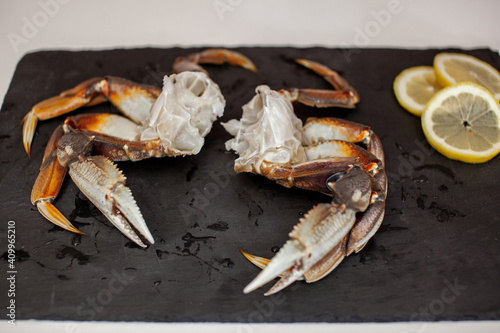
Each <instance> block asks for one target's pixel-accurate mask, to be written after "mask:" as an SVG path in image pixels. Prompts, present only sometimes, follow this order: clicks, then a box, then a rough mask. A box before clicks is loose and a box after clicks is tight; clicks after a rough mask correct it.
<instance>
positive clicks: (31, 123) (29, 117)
mask: <svg viewBox="0 0 500 333" xmlns="http://www.w3.org/2000/svg"><path fill="white" fill-rule="evenodd" d="M37 122H38V118H37V116H36V115H35V113H34V112H33V111H30V112H28V113H27V114H26V116H24V118H23V121H22V122H21V123H22V124H23V145H24V150H25V151H26V153H27V154H28V156H29V157H31V141H33V136H34V134H35V129H36V124H37Z"/></svg>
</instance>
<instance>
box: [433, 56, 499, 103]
mask: <svg viewBox="0 0 500 333" xmlns="http://www.w3.org/2000/svg"><path fill="white" fill-rule="evenodd" d="M434 71H435V72H436V79H437V81H438V82H439V84H441V85H442V86H443V87H446V86H449V85H452V84H455V83H458V82H464V81H469V82H474V83H477V84H479V85H481V86H483V87H485V88H486V89H488V90H489V91H491V92H492V93H493V95H494V96H495V99H496V100H497V101H500V73H499V72H498V71H497V70H496V69H495V68H494V67H493V66H491V65H490V64H488V63H486V62H484V61H482V60H479V59H477V58H476V57H473V56H470V55H467V54H461V53H439V54H438V55H436V56H435V57H434Z"/></svg>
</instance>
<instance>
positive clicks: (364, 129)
mask: <svg viewBox="0 0 500 333" xmlns="http://www.w3.org/2000/svg"><path fill="white" fill-rule="evenodd" d="M303 132H304V140H305V141H306V144H307V145H314V144H317V143H319V142H322V141H329V140H342V141H347V142H351V143H356V144H362V145H365V146H366V150H368V151H369V152H370V153H372V154H373V155H375V156H376V157H377V158H378V159H379V160H380V161H381V162H382V163H384V150H383V149H382V142H381V141H380V139H379V137H378V136H377V135H376V134H375V133H374V132H373V131H372V130H371V129H370V127H368V126H365V125H362V124H359V123H355V122H352V121H348V120H344V119H338V118H308V119H307V121H306V123H305V124H304V129H303Z"/></svg>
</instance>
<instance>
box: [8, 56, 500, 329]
mask: <svg viewBox="0 0 500 333" xmlns="http://www.w3.org/2000/svg"><path fill="white" fill-rule="evenodd" d="M197 50H200V49H181V48H173V49H152V48H146V49H128V50H108V51H91V52H90V51H89V52H86V51H80V52H66V51H43V52H37V53H32V54H28V55H26V56H25V57H24V58H23V59H22V60H21V61H20V63H19V64H18V67H17V69H16V72H15V74H14V77H13V79H12V83H11V85H10V88H9V91H8V93H7V95H6V96H5V100H4V104H3V106H2V109H1V112H0V163H1V167H0V202H1V205H0V207H1V208H0V216H2V223H1V224H0V232H1V233H0V254H2V253H3V255H2V260H0V267H2V270H3V271H7V270H8V268H7V261H6V259H7V254H6V251H7V237H6V230H7V221H9V220H12V221H15V226H16V249H17V258H16V259H17V261H16V269H17V275H16V296H15V301H16V315H17V319H53V320H77V321H86V320H109V321H156V322H203V321H213V322H245V323H246V322H372V321H376V322H386V321H408V320H412V321H422V320H431V321H433V320H486V319H499V317H500V297H499V296H500V283H499V281H500V255H499V253H500V241H499V238H500V223H499V222H500V218H499V213H500V205H499V201H500V200H499V199H500V195H499V191H498V188H499V185H500V181H499V177H498V171H499V168H500V159H499V158H498V157H497V158H495V159H493V160H492V161H490V162H488V163H485V164H481V165H469V164H464V163H460V162H456V161H452V160H449V159H447V158H445V157H443V156H442V155H440V154H439V153H437V152H435V151H434V150H433V149H432V148H430V146H429V145H428V144H427V142H426V140H425V138H424V136H423V133H422V130H421V127H420V120H419V119H418V118H417V117H415V116H413V115H411V114H409V113H408V112H406V111H404V110H403V109H402V108H401V107H400V106H399V104H398V103H397V101H396V99H395V97H394V94H393V91H392V83H393V80H394V78H395V76H396V75H397V74H398V73H400V72H401V71H402V70H403V69H405V68H407V67H411V66H418V65H431V64H432V59H433V57H434V55H435V54H436V53H438V52H442V51H458V52H464V53H467V54H471V55H474V56H476V57H478V58H480V59H482V60H485V61H487V62H488V63H490V64H492V65H493V66H494V67H496V68H497V69H498V68H500V57H499V56H498V54H497V53H494V52H492V51H490V50H487V49H480V50H467V51H463V50H460V51H459V50H398V49H362V50H357V49H355V50H351V49H326V48H303V49H297V48H241V49H237V50H238V51H240V52H242V53H244V54H246V55H247V56H248V57H250V58H251V59H252V60H253V61H254V62H255V64H256V65H257V67H258V68H259V72H258V73H251V72H249V71H246V70H244V69H241V68H236V67H231V66H213V65H212V66H206V69H207V70H208V71H209V73H210V75H211V77H212V78H213V79H214V80H215V81H216V82H217V83H218V84H219V85H220V87H221V90H222V93H223V94H224V96H225V97H226V100H227V107H226V110H225V115H224V117H223V118H222V121H227V120H229V119H232V118H240V116H241V106H242V105H243V104H245V103H246V102H248V101H249V100H250V99H251V97H252V96H253V95H254V89H255V87H256V86H257V85H260V84H267V85H269V86H271V87H272V88H274V89H280V88H287V87H307V88H328V87H329V86H328V84H327V83H326V82H325V81H323V80H322V79H321V78H320V77H318V76H316V75H315V74H313V73H312V72H310V71H308V70H307V69H304V68H302V67H300V66H298V65H296V64H295V63H293V62H292V61H291V59H292V58H296V57H303V58H308V59H312V60H316V61H318V62H321V63H324V64H326V65H328V66H330V67H332V68H334V69H336V70H338V71H339V72H340V73H341V74H342V75H344V76H345V78H346V79H347V80H348V81H349V82H350V83H351V84H352V85H353V86H354V87H356V88H357V89H358V91H359V93H360V95H361V102H360V103H359V105H358V106H357V107H356V109H354V110H343V109H335V108H330V109H313V108H310V107H307V106H302V105H296V113H297V115H298V116H299V117H300V118H302V119H303V120H305V119H306V118H307V117H309V116H316V117H321V116H335V117H344V118H346V119H349V120H353V121H357V122H361V123H364V124H367V125H370V126H371V127H372V128H373V130H374V131H376V133H377V134H378V135H379V136H380V137H381V139H382V142H383V145H384V148H385V153H386V168H387V172H388V176H389V195H388V198H387V209H386V217H385V220H384V222H383V224H382V226H381V228H380V230H379V231H378V233H377V234H376V235H375V236H374V237H373V239H372V240H371V241H370V242H369V243H368V245H367V246H366V248H365V249H364V250H363V251H362V252H361V253H359V254H356V255H352V256H350V257H348V258H346V259H345V260H344V261H343V263H342V264H341V265H340V266H339V267H338V268H337V269H336V270H335V271H334V272H333V273H331V274H330V275H329V276H328V277H326V278H325V279H323V280H321V281H320V282H317V283H315V284H306V283H305V282H298V283H295V284H294V285H293V286H291V287H289V288H287V289H286V290H284V291H283V292H281V293H279V294H277V295H276V296H271V297H264V296H263V293H264V291H265V290H267V289H259V290H257V291H255V292H253V293H251V294H249V295H244V294H243V293H242V289H243V288H244V286H245V285H246V284H247V283H248V282H250V281H251V279H252V278H253V277H254V276H255V275H256V274H257V273H258V269H257V268H256V267H254V266H253V265H252V264H250V263H249V262H247V261H246V259H244V258H243V256H242V255H241V254H240V253H239V251H238V249H244V250H246V251H249V252H251V253H254V254H257V255H260V256H265V257H271V256H273V255H274V251H275V250H276V247H279V246H281V245H282V244H283V243H284V242H285V241H286V240H287V238H288V236H287V234H288V232H289V231H290V230H291V229H292V227H293V225H295V224H296V223H297V222H298V219H299V218H300V217H301V216H302V215H303V214H304V213H305V212H307V211H308V210H309V209H310V208H311V207H312V206H313V205H314V204H316V203H318V202H327V201H328V200H329V199H328V198H327V197H325V196H322V195H320V194H317V193H311V192H307V191H304V190H299V189H286V188H283V187H280V186H278V185H276V184H275V183H273V182H271V181H268V180H266V179H264V178H263V177H260V176H256V175H250V174H236V173H234V171H232V163H233V161H234V159H235V157H236V155H234V154H233V153H232V152H226V151H225V149H224V142H225V141H226V140H228V139H229V138H230V136H229V134H227V133H226V132H225V131H224V129H223V128H222V126H221V125H220V123H219V122H217V123H215V125H214V128H213V130H212V132H211V133H210V134H209V135H208V137H207V139H206V145H205V147H204V148H203V150H202V151H201V153H200V154H199V155H197V156H191V157H186V158H163V159H150V160H145V161H141V162H135V163H132V162H124V163H119V167H120V168H121V169H122V170H123V172H124V173H125V175H126V176H127V177H128V185H129V187H130V188H131V189H132V192H133V194H134V196H135V198H136V200H137V202H138V205H139V207H140V208H141V210H142V213H143V214H144V217H145V219H146V221H147V223H148V225H149V228H150V230H151V232H152V234H153V235H154V237H155V239H156V244H154V245H152V246H149V247H148V248H147V249H145V250H144V249H140V248H138V247H137V246H135V245H134V244H132V243H131V242H130V241H128V240H127V239H126V238H125V237H124V236H122V235H121V233H120V232H118V231H117V230H116V229H115V228H113V227H112V226H111V224H110V223H109V222H107V220H106V219H105V218H104V217H103V215H102V214H101V213H100V212H99V211H98V210H97V209H96V208H94V207H93V206H92V204H91V203H89V201H88V200H87V199H86V198H85V197H84V196H83V195H82V193H80V191H79V190H78V188H77V187H76V186H75V185H74V184H73V183H72V182H71V180H70V179H67V181H66V182H65V183H64V185H63V187H62V189H61V192H60V195H59V197H58V198H57V200H56V202H55V205H56V206H57V207H58V208H59V209H60V210H61V211H62V213H63V214H65V215H66V216H67V217H69V219H70V220H71V221H72V222H74V224H75V225H76V226H77V227H79V228H80V229H81V230H82V231H84V232H85V233H86V235H84V236H79V235H75V234H72V233H70V232H67V231H63V230H62V229H60V228H58V227H55V226H53V225H52V224H50V223H49V222H48V221H46V220H45V219H44V218H43V217H42V216H41V215H40V214H39V213H38V211H37V210H36V208H35V207H34V206H32V205H31V203H30V191H31V187H32V185H33V183H34V181H35V179H36V176H37V172H38V168H39V166H40V163H41V159H42V156H43V149H44V147H45V144H46V142H47V140H48V138H49V136H50V134H51V133H52V131H53V130H54V128H55V127H56V126H57V125H58V124H60V123H61V122H62V121H63V119H64V117H59V118H57V119H53V120H48V121H43V122H40V123H39V126H38V129H37V132H36V135H35V138H34V143H33V148H32V156H31V158H28V157H27V156H26V154H25V152H24V150H23V147H22V142H21V130H22V128H21V120H22V118H23V117H24V115H25V114H26V113H27V112H28V111H29V110H30V108H31V106H33V105H34V104H35V103H37V102H39V101H40V100H43V99H46V98H48V97H51V96H54V95H56V94H58V93H59V92H61V91H63V90H65V89H68V88H71V87H73V86H74V85H76V84H78V83H79V82H81V81H83V80H85V79H88V78H91V77H95V76H104V75H116V76H121V77H124V78H127V79H130V80H134V81H137V82H143V83H149V84H156V85H158V86H161V80H162V76H163V75H164V74H168V73H169V72H170V68H171V64H172V62H173V61H174V59H175V58H176V57H177V56H180V55H184V54H187V53H190V52H193V51H197ZM82 111H83V112H116V110H115V109H114V108H113V106H112V105H110V104H102V105H98V106H95V107H91V108H89V109H84V110H82ZM0 281H1V282H0V285H1V295H2V296H1V300H2V301H1V304H0V305H1V306H0V309H1V310H0V317H2V318H6V306H7V304H8V303H7V302H8V298H7V297H6V295H7V289H8V288H7V287H8V286H7V282H6V280H5V279H0ZM267 287H268V288H269V287H270V285H268V286H267Z"/></svg>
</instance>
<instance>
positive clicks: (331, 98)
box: [280, 59, 359, 108]
mask: <svg viewBox="0 0 500 333" xmlns="http://www.w3.org/2000/svg"><path fill="white" fill-rule="evenodd" d="M295 61H296V62H297V63H299V64H301V65H302V66H304V67H307V68H309V69H311V70H312V71H314V72H316V73H317V74H319V75H321V76H322V77H323V78H324V79H325V80H326V81H328V83H330V84H331V85H332V86H333V87H334V88H335V90H323V89H299V88H291V89H283V90H281V91H280V93H281V94H283V95H285V96H287V97H288V99H289V100H290V101H291V102H295V101H297V102H300V103H302V104H305V105H309V106H314V107H334V106H336V107H343V108H354V106H355V105H356V104H357V103H358V102H359V94H358V92H357V91H356V89H354V88H353V87H352V86H351V85H349V83H348V82H347V81H346V80H345V79H344V78H343V77H342V76H340V75H339V74H338V73H337V72H335V71H334V70H332V69H330V68H328V67H326V66H324V65H322V64H319V63H317V62H314V61H311V60H306V59H296V60H295Z"/></svg>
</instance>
